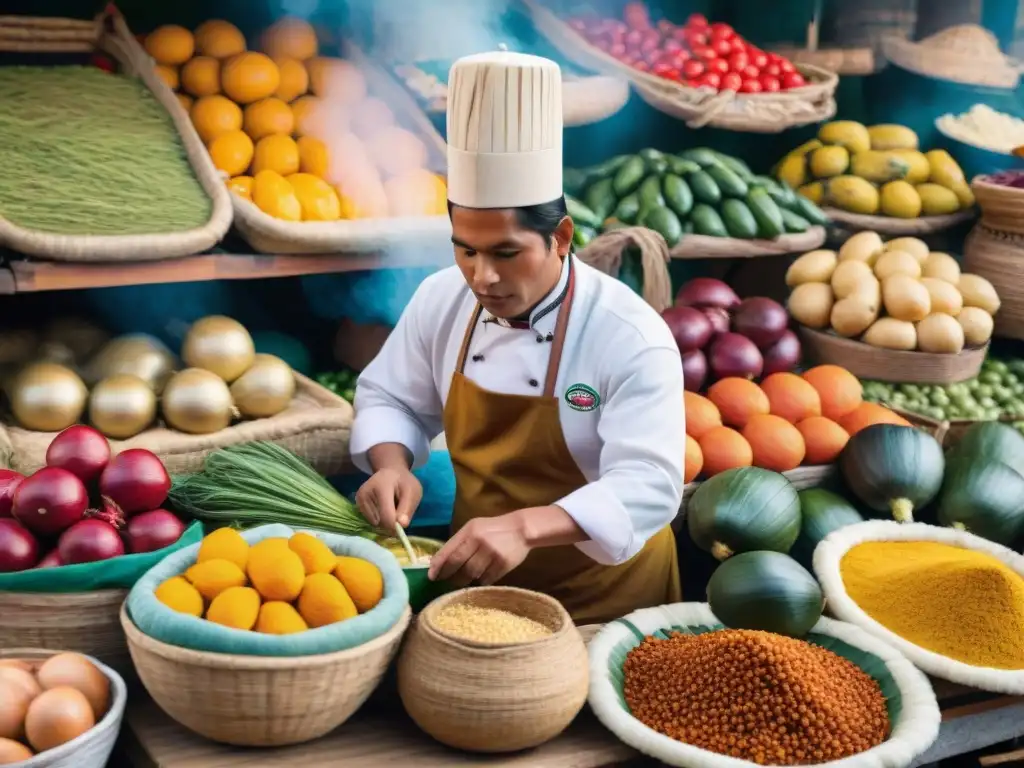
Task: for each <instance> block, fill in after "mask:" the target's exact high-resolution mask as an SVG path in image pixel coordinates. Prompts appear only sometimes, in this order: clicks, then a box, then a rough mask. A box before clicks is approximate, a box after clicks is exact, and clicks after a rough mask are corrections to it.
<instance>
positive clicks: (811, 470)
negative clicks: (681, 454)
mask: <svg viewBox="0 0 1024 768" xmlns="http://www.w3.org/2000/svg"><path fill="white" fill-rule="evenodd" d="M782 474H783V475H785V476H786V478H787V479H788V480H789V482H791V483H792V484H793V485H794V487H796V489H797V490H798V491H802V490H804V489H805V488H819V487H821V486H823V485H826V484H828V483H829V482H831V481H832V479H833V478H835V477H836V467H835V464H821V465H818V466H813V467H797V468H796V469H791V470H789V471H788V472H783V473H782ZM699 487H700V482H699V481H697V482H693V483H687V484H686V485H685V486H683V506H682V507H681V509H682V513H681V514H680V515H679V517H678V518H677V521H674V522H673V523H672V524H673V526H676V525H677V524H678V521H679V520H681V519H682V518H685V517H686V505H687V503H688V502H689V501H690V497H691V496H693V494H694V491H696V490H697V489H698V488H699Z"/></svg>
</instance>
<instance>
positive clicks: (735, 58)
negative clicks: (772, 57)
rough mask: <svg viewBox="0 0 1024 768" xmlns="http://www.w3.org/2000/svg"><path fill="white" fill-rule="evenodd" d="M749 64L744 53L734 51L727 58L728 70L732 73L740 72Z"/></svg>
mask: <svg viewBox="0 0 1024 768" xmlns="http://www.w3.org/2000/svg"><path fill="white" fill-rule="evenodd" d="M749 63H750V58H749V57H748V56H747V53H746V51H736V52H734V53H733V54H732V55H731V56H730V57H729V69H731V70H732V71H733V72H742V71H743V70H744V69H745V68H746V66H747V65H748V64H749Z"/></svg>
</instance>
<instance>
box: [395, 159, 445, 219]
mask: <svg viewBox="0 0 1024 768" xmlns="http://www.w3.org/2000/svg"><path fill="white" fill-rule="evenodd" d="M384 191H385V192H386V193H387V196H388V211H389V212H390V214H391V215H392V216H433V215H435V211H436V210H437V192H438V189H437V177H436V176H434V174H432V173H431V172H430V171H427V170H424V169H422V168H418V169H416V170H414V171H410V172H409V173H405V174H403V175H401V176H395V177H394V178H391V179H388V180H387V181H386V182H385V183H384Z"/></svg>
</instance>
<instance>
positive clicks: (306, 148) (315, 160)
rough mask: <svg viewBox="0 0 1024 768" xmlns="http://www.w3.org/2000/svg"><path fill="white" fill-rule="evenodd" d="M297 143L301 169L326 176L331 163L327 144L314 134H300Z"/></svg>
mask: <svg viewBox="0 0 1024 768" xmlns="http://www.w3.org/2000/svg"><path fill="white" fill-rule="evenodd" d="M295 144H296V146H297V147H298V148H299V171H301V172H302V173H311V174H313V175H314V176H319V177H320V178H321V179H322V178H325V177H326V176H327V169H328V167H329V163H330V153H329V152H328V150H327V145H326V144H324V143H323V142H322V141H320V139H314V138H313V137H312V136H300V137H299V139H298V141H296V142H295Z"/></svg>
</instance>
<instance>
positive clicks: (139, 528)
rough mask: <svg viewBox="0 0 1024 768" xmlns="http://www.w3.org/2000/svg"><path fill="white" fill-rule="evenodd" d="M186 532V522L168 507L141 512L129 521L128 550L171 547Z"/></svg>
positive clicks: (146, 550) (136, 550) (142, 550)
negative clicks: (167, 508)
mask: <svg viewBox="0 0 1024 768" xmlns="http://www.w3.org/2000/svg"><path fill="white" fill-rule="evenodd" d="M184 532H185V524H184V523H183V522H181V520H179V519H178V518H177V517H176V516H175V515H174V513H172V512H168V511H167V510H166V509H154V510H153V511H152V512H140V513H139V514H137V515H135V516H134V517H133V518H131V519H130V520H129V521H128V531H127V538H128V550H129V551H130V552H133V553H138V552H155V551H156V550H158V549H163V548H164V547H169V546H170V545H171V544H173V543H174V542H176V541H177V540H178V539H180V538H181V534H183V533H184Z"/></svg>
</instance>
